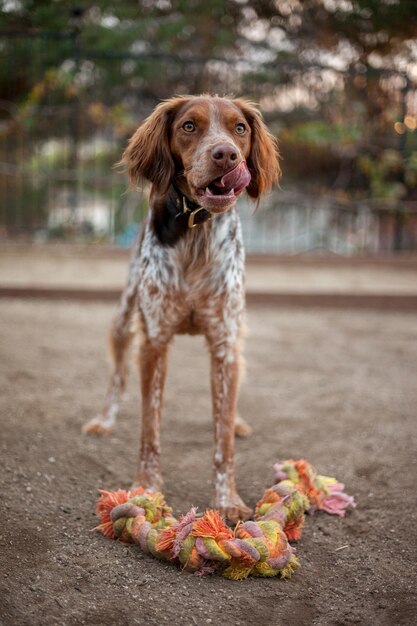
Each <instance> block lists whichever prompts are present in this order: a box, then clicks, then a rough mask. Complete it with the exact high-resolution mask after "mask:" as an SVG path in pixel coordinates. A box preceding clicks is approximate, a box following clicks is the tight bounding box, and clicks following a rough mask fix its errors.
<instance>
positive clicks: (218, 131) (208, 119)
mask: <svg viewBox="0 0 417 626" xmlns="http://www.w3.org/2000/svg"><path fill="white" fill-rule="evenodd" d="M122 162H123V163H124V164H125V165H126V167H127V171H128V173H129V176H130V179H131V180H132V182H133V183H134V184H137V182H138V180H139V179H146V180H148V181H150V182H151V183H152V196H154V197H155V196H158V197H163V196H164V194H166V193H167V192H168V189H169V187H170V185H171V184H172V183H175V184H176V186H177V187H178V188H179V189H180V191H182V193H183V194H184V195H185V196H187V197H188V198H190V199H191V200H193V201H194V202H196V203H197V204H199V205H200V206H202V207H204V208H205V209H207V210H208V211H211V212H214V213H222V212H224V211H227V210H228V209H230V207H231V206H232V205H233V204H234V203H235V201H236V198H237V196H238V195H239V194H240V193H242V191H243V190H244V189H246V191H247V193H248V194H249V196H250V197H251V198H254V199H257V200H258V199H259V198H260V196H261V195H262V194H263V193H265V192H267V191H268V190H270V189H271V188H272V186H273V185H274V184H275V183H278V181H279V176H280V167H279V162H278V151H277V146H276V141H275V138H274V137H273V136H272V135H271V134H270V133H269V132H268V130H267V128H266V126H265V124H264V122H263V121H262V117H261V114H260V113H259V111H258V110H257V109H256V108H255V107H254V106H253V105H252V104H250V103H248V102H246V101H244V100H240V99H235V100H231V99H228V98H220V97H217V96H181V97H176V98H171V99H170V100H167V101H165V102H162V103H161V104H159V105H158V106H157V107H156V109H155V110H154V112H153V113H152V114H151V115H150V116H149V117H148V118H147V119H146V120H145V121H144V122H143V124H142V125H141V126H140V127H139V128H138V129H137V131H136V132H135V133H134V135H133V136H132V138H131V139H130V141H129V144H128V147H127V149H126V150H125V152H124V154H123V158H122Z"/></svg>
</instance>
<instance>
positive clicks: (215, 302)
mask: <svg viewBox="0 0 417 626" xmlns="http://www.w3.org/2000/svg"><path fill="white" fill-rule="evenodd" d="M122 163H123V164H124V165H125V166H126V169H127V171H128V173H129V176H130V179H131V180H132V182H133V183H134V184H135V185H137V184H138V181H139V180H143V179H146V180H148V181H150V182H151V184H152V188H151V194H150V211H149V213H148V217H147V220H146V223H145V225H144V228H143V230H142V233H141V235H140V237H139V239H138V241H137V243H136V244H135V247H134V250H133V255H132V260H131V265H130V271H129V278H128V283H127V286H126V288H125V290H124V292H123V294H122V298H121V303H120V307H119V310H118V313H117V316H116V317H115V319H114V321H113V325H112V328H111V333H110V341H111V347H112V353H113V358H114V365H115V366H114V372H113V375H112V377H111V380H110V386H109V390H108V393H107V398H106V403H105V406H104V409H103V411H102V413H101V415H100V416H99V417H96V418H94V419H93V420H91V421H90V422H89V423H88V424H86V425H85V426H84V431H85V432H88V433H107V432H109V431H110V430H111V429H112V427H113V426H114V423H115V419H116V415H117V412H118V408H119V401H120V395H121V392H122V391H123V389H124V385H125V379H126V371H127V366H126V357H127V352H128V350H127V348H128V346H129V344H130V342H131V339H132V337H133V335H134V330H132V324H131V318H132V315H133V313H135V312H136V313H138V314H139V319H140V342H141V344H140V358H139V370H140V379H141V391H142V427H141V442H140V459H139V466H138V470H137V474H136V483H135V484H137V485H142V486H143V487H147V488H152V489H155V490H159V489H160V488H161V485H162V478H161V473H160V463H159V459H160V436H159V431H160V421H161V405H162V396H163V388H164V381H165V374H166V362H167V350H168V346H169V344H170V342H171V340H172V338H173V336H174V335H175V334H176V333H190V334H195V333H199V334H203V335H204V336H205V337H206V339H207V343H208V347H209V350H210V355H211V388H212V401H213V423H214V443H215V450H214V474H213V486H214V495H213V501H212V504H213V506H214V507H215V508H217V509H219V510H220V512H221V513H222V514H223V515H224V516H227V517H228V518H229V519H230V520H231V521H237V520H238V519H242V518H246V517H248V515H249V514H250V510H249V509H248V507H247V506H246V505H245V504H244V503H243V501H242V500H241V498H240V497H239V495H238V493H237V491H236V486H235V477H234V437H235V432H236V434H238V435H245V434H249V432H250V428H249V426H248V425H247V424H246V423H245V422H244V421H243V420H242V419H241V418H240V417H238V416H237V412H236V411H237V408H236V404H237V392H238V383H239V339H240V336H241V332H242V316H243V313H244V306H245V294H244V250H243V245H242V235H241V227H240V221H239V217H238V213H237V211H236V208H235V203H236V199H237V197H238V195H239V194H240V193H242V192H243V191H244V190H245V189H246V191H247V193H248V195H249V196H250V197H251V198H253V199H255V200H259V198H260V196H261V195H262V194H263V193H265V192H267V191H268V190H270V189H271V188H272V186H273V185H274V184H275V183H277V182H278V180H279V175H280V168H279V163H278V152H277V148H276V142H275V139H274V138H273V136H272V135H271V134H270V133H269V132H268V130H267V129H266V127H265V125H264V123H263V121H262V118H261V115H260V113H259V112H258V111H257V109H255V108H254V107H253V105H251V104H249V103H248V102H246V101H244V100H239V99H235V100H232V99H227V98H221V97H217V96H205V95H204V96H199V97H193V96H183V97H176V98H172V99H170V100H167V101H165V102H163V103H161V104H160V105H159V106H157V107H156V109H155V111H154V112H153V113H152V115H150V117H148V119H147V120H145V122H144V123H143V124H142V125H141V126H140V127H139V128H138V130H137V131H136V132H135V133H134V135H133V136H132V138H131V139H130V141H129V144H128V147H127V149H126V151H125V152H124V154H123V158H122Z"/></svg>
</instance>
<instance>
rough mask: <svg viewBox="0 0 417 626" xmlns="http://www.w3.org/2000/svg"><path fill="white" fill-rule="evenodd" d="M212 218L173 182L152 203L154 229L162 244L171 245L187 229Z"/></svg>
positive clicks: (208, 212)
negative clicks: (165, 193) (164, 194)
mask: <svg viewBox="0 0 417 626" xmlns="http://www.w3.org/2000/svg"><path fill="white" fill-rule="evenodd" d="M211 218H212V214H211V213H210V211H207V209H204V208H203V207H201V206H200V205H199V204H197V203H196V202H194V201H193V200H190V199H189V198H187V197H186V196H185V195H184V194H183V193H182V192H181V191H180V190H179V189H178V188H177V187H176V186H175V185H174V184H172V185H171V187H170V188H169V190H168V193H167V195H166V197H164V198H163V199H162V198H160V199H158V200H156V202H155V205H154V220H153V225H154V230H155V233H156V236H157V237H158V239H159V241H160V242H161V243H162V244H163V245H168V246H173V245H175V244H176V243H177V241H178V240H179V239H180V238H181V237H183V236H184V235H185V234H186V233H187V231H188V230H189V229H191V228H195V227H196V226H200V225H201V224H204V222H207V221H208V220H210V219H211Z"/></svg>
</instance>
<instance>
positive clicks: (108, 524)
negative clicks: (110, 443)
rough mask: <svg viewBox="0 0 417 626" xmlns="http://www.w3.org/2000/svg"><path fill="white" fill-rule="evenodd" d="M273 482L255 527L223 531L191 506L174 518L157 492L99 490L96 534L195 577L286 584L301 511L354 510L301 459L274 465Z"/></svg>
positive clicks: (218, 521)
mask: <svg viewBox="0 0 417 626" xmlns="http://www.w3.org/2000/svg"><path fill="white" fill-rule="evenodd" d="M274 470H275V480H276V484H274V485H273V487H271V488H269V489H266V490H265V492H264V495H263V497H262V499H261V500H260V501H259V502H258V504H257V505H256V509H255V515H254V520H253V521H248V522H239V523H238V524H237V525H236V527H235V528H234V529H231V528H229V527H228V526H226V524H225V523H224V521H223V519H222V518H221V517H220V515H219V513H218V512H217V511H215V510H207V511H206V512H205V513H204V515H203V516H201V517H199V516H197V509H196V508H192V509H191V510H190V511H189V512H188V513H186V514H185V515H183V516H181V517H180V518H179V519H178V520H177V519H176V518H175V517H173V515H172V509H171V507H169V506H168V505H167V504H166V502H165V498H164V496H163V495H162V493H159V492H151V491H146V490H145V489H142V488H138V489H135V490H134V491H124V490H119V491H113V492H111V491H103V490H100V494H101V495H100V497H99V499H98V502H97V511H96V512H97V515H98V517H99V518H100V524H99V525H98V526H97V528H96V529H95V530H99V531H100V532H101V533H103V535H105V536H106V537H111V538H114V539H119V540H120V541H123V542H128V543H136V544H139V546H140V547H141V548H142V550H143V551H144V552H147V553H150V554H152V555H153V556H155V557H157V558H159V559H165V560H169V561H174V562H176V563H178V564H180V565H181V567H182V568H183V569H185V570H186V571H189V572H194V573H196V574H197V575H203V574H208V573H212V572H214V571H218V572H220V573H221V574H222V575H223V576H225V577H226V578H229V579H232V580H241V579H243V578H247V577H248V576H277V575H280V576H281V577H283V578H289V577H290V576H291V575H292V574H293V572H294V571H295V570H296V569H297V568H298V567H299V562H298V559H297V557H296V556H295V554H294V552H295V549H294V548H293V547H292V546H291V545H290V544H289V541H296V540H298V539H300V537H301V532H302V528H303V525H304V514H305V512H306V511H309V512H310V513H314V512H315V511H317V510H322V511H326V512H327V513H330V514H332V515H339V516H342V517H343V516H344V515H345V512H346V510H347V509H349V508H354V507H355V506H356V505H355V502H354V499H353V497H352V496H348V495H347V494H346V493H344V485H343V484H341V483H338V482H337V481H336V479H334V478H330V477H328V476H320V475H318V474H317V472H316V471H315V470H314V468H313V467H312V466H311V465H310V463H308V462H307V461H305V460H304V459H300V460H298V461H293V460H288V461H284V462H283V463H277V464H275V465H274Z"/></svg>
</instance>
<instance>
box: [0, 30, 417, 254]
mask: <svg viewBox="0 0 417 626" xmlns="http://www.w3.org/2000/svg"><path fill="white" fill-rule="evenodd" d="M2 42H3V43H4V42H6V43H7V45H1V44H2ZM11 42H12V44H11ZM17 58H19V59H20V60H21V59H22V58H23V59H26V63H24V64H22V63H20V64H19V66H17V65H16V59H17ZM97 62H98V64H97ZM129 64H131V65H130V66H129ZM132 64H133V65H132ZM155 67H156V68H159V72H160V73H159V75H156V74H158V72H155ZM123 68H125V70H126V71H129V72H130V73H132V68H133V69H134V71H135V72H136V75H137V80H136V82H134V81H130V86H129V89H128V90H126V86H125V85H124V84H123V77H122V76H121V78H120V84H119V87H118V88H115V89H113V90H112V92H111V93H108V92H106V90H105V87H103V81H98V80H97V76H98V73H99V72H109V74H115V75H117V74H118V73H119V72H122V73H123V71H124V69H123ZM228 69H230V67H229V65H228V63H227V62H226V61H224V60H221V59H212V60H210V61H208V60H207V59H189V58H188V59H181V58H173V57H165V56H164V55H159V56H155V55H153V56H152V57H148V56H146V55H144V54H141V53H138V54H133V53H126V54H112V53H103V52H98V51H94V50H86V49H82V48H81V47H80V43H79V37H78V31H77V30H76V29H73V30H68V31H63V32H45V31H42V32H41V31H36V32H25V31H14V32H10V31H7V32H5V31H0V71H1V72H2V74H3V75H6V76H7V81H4V80H3V81H2V85H3V93H0V199H1V207H0V237H3V238H13V237H22V236H24V237H29V238H32V239H35V240H38V241H44V240H47V239H51V238H55V239H56V238H65V239H70V240H75V241H80V240H95V241H100V240H107V241H108V240H110V241H112V242H115V243H117V244H118V245H121V246H127V245H129V244H130V243H131V241H132V239H133V237H134V234H135V232H136V230H137V228H138V224H139V223H140V221H141V220H142V219H143V216H144V214H145V212H146V210H147V203H146V193H145V192H144V193H142V194H138V193H126V187H127V182H126V179H125V178H124V176H123V175H121V174H120V173H118V172H117V171H116V170H115V169H114V168H113V164H114V163H115V162H116V161H117V160H118V159H119V157H120V155H121V152H122V150H123V148H124V146H125V144H126V138H127V137H128V136H129V134H130V133H131V131H132V128H134V124H135V120H139V119H141V118H143V117H144V115H146V114H147V113H148V112H149V111H150V110H151V108H152V107H153V106H154V104H155V103H156V101H157V97H158V96H159V97H165V96H166V95H168V94H166V93H165V92H164V88H163V83H164V76H167V75H168V74H169V78H170V86H171V88H172V89H174V90H175V91H176V92H184V91H190V90H192V89H193V88H194V89H195V90H198V88H199V86H200V85H201V76H202V74H204V87H205V88H206V89H207V90H208V91H213V92H218V93H231V92H233V91H235V90H236V88H238V87H239V86H238V85H237V84H236V79H235V77H234V75H233V74H232V73H231V72H230V71H228ZM185 72H186V73H187V83H184V75H185V74H184V73H185ZM190 81H191V82H190ZM193 81H194V82H193ZM114 82H115V83H116V84H117V80H116V81H114ZM151 83H152V89H150V88H149V86H150V84H151ZM190 85H191V88H190ZM158 89H159V92H158ZM247 89H248V88H247V87H246V90H247ZM129 90H130V91H129ZM23 91H24V92H25V98H23V99H22V98H20V99H19V97H17V96H18V94H19V93H20V94H21V93H22V92H23ZM253 95H254V96H255V97H256V96H257V93H255V87H253ZM284 169H285V163H284ZM302 188H303V186H302V185H300V186H299V187H298V186H297V184H296V183H294V182H292V183H291V184H290V185H289V186H288V188H287V185H286V184H285V180H284V186H283V191H280V192H277V193H275V194H274V195H272V196H271V197H270V198H269V199H268V201H267V202H265V203H264V204H263V206H262V207H261V208H260V209H259V210H258V211H256V212H254V211H253V208H252V207H251V206H250V205H249V204H248V203H247V202H246V201H241V202H240V210H241V214H242V218H243V230H244V237H245V240H246V245H247V249H248V250H249V252H257V253H263V252H265V253H281V252H282V253H299V252H304V251H317V250H319V251H332V252H335V253H338V254H344V255H350V254H356V253H379V252H383V251H388V250H413V249H416V248H417V209H416V203H413V202H408V203H407V202H399V201H396V202H389V201H386V200H380V201H378V200H375V199H372V200H366V201H364V200H361V201H358V202H355V203H353V202H352V201H346V202H340V201H338V200H336V199H335V197H334V196H331V195H329V194H328V195H323V194H320V195H315V196H311V195H310V194H309V193H308V192H304V193H303V192H301V191H300V189H302Z"/></svg>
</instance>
